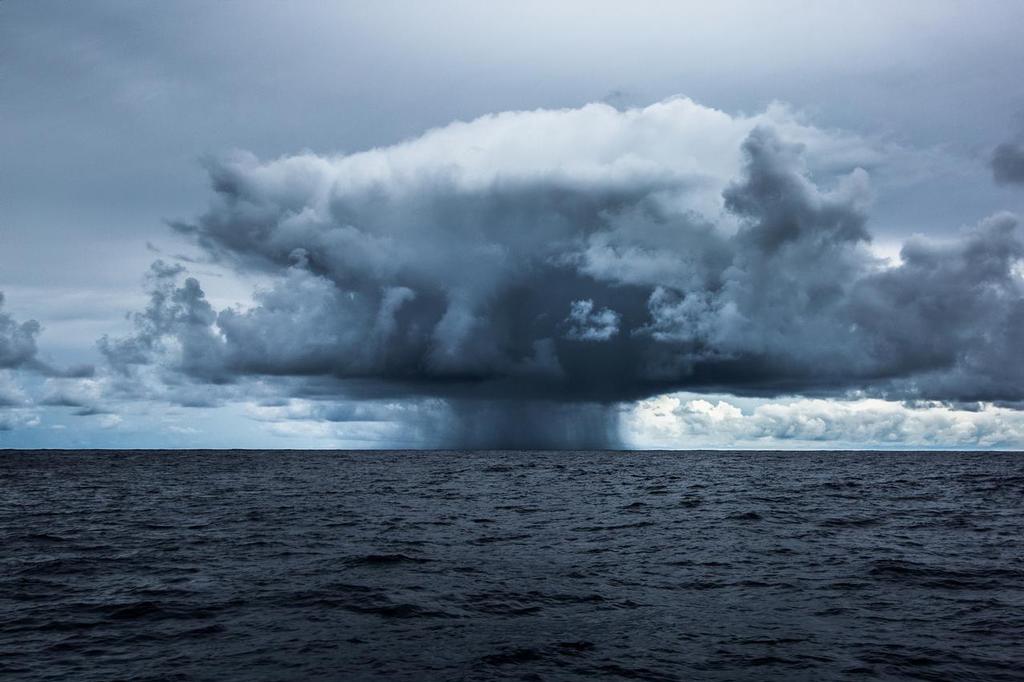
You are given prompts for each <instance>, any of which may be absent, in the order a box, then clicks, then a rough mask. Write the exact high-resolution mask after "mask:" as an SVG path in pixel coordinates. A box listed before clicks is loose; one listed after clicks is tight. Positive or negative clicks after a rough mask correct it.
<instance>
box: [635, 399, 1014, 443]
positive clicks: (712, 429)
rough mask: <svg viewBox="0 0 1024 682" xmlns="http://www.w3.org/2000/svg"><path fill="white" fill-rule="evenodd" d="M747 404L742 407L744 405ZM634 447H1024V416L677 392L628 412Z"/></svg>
mask: <svg viewBox="0 0 1024 682" xmlns="http://www.w3.org/2000/svg"><path fill="white" fill-rule="evenodd" d="M741 405H742V406H741ZM623 428H624V437H625V438H626V439H627V441H628V442H629V443H630V444H631V445H633V446H634V447H664V448H681V449H682V448H700V447H719V448H731V447H742V448H773V447H826V448H828V447H883V448H890V447H908V448H909V447H945V448H950V447H952V448H956V447H964V448H1015V447H1022V446H1024V412H1021V411H1018V410H1012V409H1007V408H1002V407H997V406H994V405H991V404H981V405H978V406H977V409H973V410H968V409H957V408H956V407H952V406H949V405H944V404H940V403H934V402H933V403H925V404H922V405H910V404H906V403H901V402H894V401H886V400H879V399H854V400H835V399H828V400H826V399H818V398H799V399H790V400H775V401H770V402H769V401H763V400H752V399H742V398H735V397H731V396H705V397H697V396H694V395H692V394H686V393H676V394H670V395H662V396H657V397H654V398H650V399H648V400H643V401H640V402H638V403H636V404H635V405H634V406H632V407H631V408H630V409H629V410H627V411H626V412H625V414H624V418H623Z"/></svg>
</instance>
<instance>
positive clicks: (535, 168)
mask: <svg viewBox="0 0 1024 682" xmlns="http://www.w3.org/2000/svg"><path fill="white" fill-rule="evenodd" d="M543 113H544V112H541V113H539V114H537V115H536V120H540V121H541V125H542V127H543V115H542V114H543ZM599 113H601V115H602V116H604V115H605V114H604V112H603V111H602V112H599ZM615 115H622V114H618V112H616V114H615ZM531 116H533V115H531V114H523V115H519V118H514V119H510V118H508V117H506V119H504V120H498V119H492V120H489V121H485V123H484V124H479V123H474V124H468V125H465V126H464V127H463V128H458V127H456V128H455V130H454V132H452V130H447V131H442V132H440V133H437V132H435V133H431V134H428V135H427V136H424V138H421V139H420V140H418V141H413V142H410V143H406V144H404V145H399V146H396V147H393V148H388V149H384V150H375V151H374V152H368V153H364V154H356V155H351V156H348V157H336V158H320V157H316V156H312V155H304V156H298V157H286V158H283V159H279V160H277V161H274V162H269V163H261V162H259V161H257V160H256V159H255V158H253V157H251V156H247V155H237V156H234V157H230V158H227V159H224V160H220V161H210V162H209V164H208V168H209V171H210V176H211V179H212V184H213V189H214V191H215V197H214V201H213V203H212V205H211V208H210V209H209V210H208V211H207V212H206V213H205V214H203V215H202V216H201V217H200V218H198V219H197V220H195V221H192V222H184V223H177V224H176V225H175V227H176V229H177V230H178V231H179V232H180V233H182V234H185V235H187V236H188V237H189V238H191V239H193V240H194V241H195V243H196V244H198V245H199V246H201V247H202V248H203V249H204V250H205V251H206V252H207V253H208V254H209V255H210V256H211V257H212V258H215V259H217V260H219V261H221V262H223V263H228V264H231V265H233V266H234V267H236V268H238V269H240V270H243V271H255V272H260V273H264V274H269V275H271V276H272V278H273V284H272V285H271V286H269V287H267V288H264V289H261V290H259V291H258V292H257V293H256V294H255V296H254V305H252V306H249V307H245V308H241V307H240V308H228V309H224V310H221V311H219V312H218V311H215V310H214V308H213V307H212V306H211V304H210V303H209V301H207V300H206V297H205V294H204V292H203V291H202V289H201V286H200V284H199V282H198V281H197V280H195V279H192V278H188V279H185V280H184V282H183V283H180V284H179V283H178V280H179V279H180V277H179V275H180V274H181V273H179V272H178V271H177V268H173V267H169V266H167V265H166V264H163V263H159V262H158V263H157V264H155V265H154V268H153V270H152V273H151V277H150V293H151V301H150V305H149V307H148V308H147V309H146V310H145V311H143V312H141V313H138V314H136V315H135V316H134V317H133V323H134V326H135V332H134V333H133V334H132V335H130V336H127V337H124V338H120V339H107V338H105V339H104V340H103V341H102V342H101V349H102V351H103V352H104V354H105V355H106V357H107V358H108V360H109V362H110V364H111V365H112V366H113V367H114V368H116V369H117V370H118V371H119V372H121V373H123V374H125V375H130V374H131V372H133V371H134V369H135V368H138V367H142V366H152V365H160V366H161V367H163V368H166V369H168V370H170V371H171V372H172V375H173V376H180V377H185V378H186V379H187V380H188V381H191V382H195V383H209V384H230V383H232V382H237V381H240V380H242V379H246V378H251V377H268V376H270V377H275V376H276V377H289V378H292V379H295V378H297V379H298V381H297V383H293V384H291V389H290V390H291V391H292V392H293V394H301V393H303V392H304V391H307V390H312V389H309V387H310V386H317V387H318V388H317V389H315V390H318V391H325V392H326V395H332V396H333V397H339V396H346V397H350V398H351V397H367V398H374V399H389V398H407V397H423V398H441V399H444V400H445V401H447V404H449V405H450V406H451V409H452V410H453V411H454V413H455V416H454V418H453V419H452V420H451V427H450V429H449V430H448V431H447V434H448V436H447V437H448V438H449V440H450V442H452V443H455V444H466V445H472V446H486V445H500V446H517V447H533V446H539V445H544V444H548V445H556V446H559V447H572V446H581V447H582V446H586V447H592V446H600V445H602V444H603V445H608V444H610V443H612V442H613V439H614V436H613V432H614V428H611V430H610V427H609V426H608V425H609V424H614V423H615V419H614V416H615V408H614V405H615V404H616V403H619V402H621V401H628V400H634V399H637V398H642V397H645V396H649V395H653V394H656V393H659V392H665V391H669V390H676V389H686V390H691V391H725V392H730V393H734V394H747V395H764V396H775V395H780V394H792V393H801V394H807V395H825V396H828V395H842V394H845V393H847V392H849V391H853V390H863V391H867V392H869V393H872V394H877V395H885V396H887V397H896V398H906V399H916V398H925V399H938V400H1002V401H1013V400H1020V399H1024V375H1022V373H1024V363H1021V362H1020V359H1019V348H1021V347H1024V289H1022V277H1021V273H1020V270H1019V266H1020V263H1021V260H1022V258H1024V245H1022V243H1021V241H1020V238H1019V236H1018V235H1017V228H1018V225H1017V223H1018V221H1017V219H1016V218H1015V217H1013V216H1012V215H1009V214H1001V215H997V216H994V217H992V218H990V219H987V220H986V221H983V222H982V223H981V224H979V225H978V226H977V227H975V228H973V229H970V230H967V231H965V232H964V233H963V234H962V235H961V236H960V237H959V238H958V239H956V240H951V241H946V242H942V243H936V242H929V241H927V240H925V239H923V238H915V239H913V240H911V241H909V242H907V243H906V244H905V245H904V247H903V250H902V252H901V262H900V263H899V264H898V265H895V266H889V265H886V264H884V263H883V262H881V261H880V260H879V259H878V258H877V257H876V256H875V255H873V252H872V251H871V250H870V248H869V245H870V240H871V235H870V233H869V231H868V229H867V209H868V206H869V204H870V200H871V192H870V188H869V182H868V176H867V173H865V172H864V171H863V170H860V169H855V170H852V171H851V172H849V173H845V174H840V175H838V176H831V177H821V178H815V179H812V174H811V170H810V168H809V166H808V156H809V149H808V145H807V144H806V143H800V142H797V141H793V140H790V139H785V138H784V137H783V133H781V132H780V131H779V130H778V129H776V128H775V127H773V126H770V125H761V126H759V127H756V128H754V129H753V130H752V131H750V132H749V134H747V136H746V138H745V140H744V141H743V142H742V147H741V152H742V158H743V164H742V169H741V172H740V174H739V177H737V178H736V179H735V180H734V181H733V182H731V183H729V184H727V185H726V186H725V187H724V190H723V189H722V188H721V187H720V186H719V185H716V184H715V183H714V182H710V181H709V177H708V176H707V175H705V174H703V173H702V169H701V168H699V167H697V168H691V169H689V170H686V171H680V170H679V168H678V167H677V166H672V165H671V164H668V165H665V164H661V165H659V164H656V163H652V162H650V161H645V160H644V159H638V158H635V155H634V156H633V157H630V156H629V155H624V154H623V152H622V151H621V150H620V151H619V152H617V154H616V155H604V152H603V151H602V150H601V149H598V150H597V151H596V152H595V151H592V150H588V151H587V152H584V153H582V156H581V158H575V157H572V156H571V155H570V158H568V159H565V158H556V159H554V160H551V159H548V158H547V157H545V156H544V153H546V152H537V151H534V152H532V154H533V156H531V152H529V151H527V152H522V151H521V150H517V149H516V147H515V143H516V141H517V139H516V136H518V141H520V142H522V143H523V145H524V146H528V145H529V144H530V143H531V142H532V140H531V135H533V134H535V133H536V131H535V130H534V129H532V128H531V126H532V125H533V124H534V123H536V120H535V119H534V118H531ZM623 116H625V115H623ZM474 126H477V127H480V126H484V127H485V129H484V131H483V132H485V133H488V134H489V135H493V133H494V130H493V129H491V128H487V127H486V126H497V128H498V130H499V132H504V133H506V134H507V135H508V136H511V137H512V141H511V143H510V144H511V146H510V147H509V148H508V149H506V152H505V154H506V155H505V156H504V157H500V158H493V157H488V156H487V154H488V151H491V150H488V149H486V148H483V149H481V148H480V147H479V145H484V146H486V144H488V143H487V139H482V138H479V137H477V135H478V133H480V131H479V130H477V129H476V128H474ZM502 126H505V127H502ZM542 132H543V130H542ZM445 135H456V136H463V137H465V138H468V139H469V142H471V143H472V144H468V145H464V146H463V147H462V148H460V147H458V145H456V146H452V145H451V144H446V143H445V142H446V141H445V139H443V138H444V137H445ZM439 137H440V138H441V139H438V138H439ZM461 141H462V142H465V141H466V140H461ZM448 142H450V140H448ZM506 142H508V141H507V140H506ZM467 150H468V151H467ZM463 154H468V156H464V155H463ZM473 154H478V155H480V156H482V160H481V159H476V158H475V157H474V156H473ZM588 154H589V156H588ZM538 159H539V160H538ZM709 197H710V199H716V200H717V202H718V209H715V208H714V203H715V202H714V201H711V200H710V199H709ZM324 386H327V387H328V388H326V389H324Z"/></svg>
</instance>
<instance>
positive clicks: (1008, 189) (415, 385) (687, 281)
mask: <svg viewBox="0 0 1024 682" xmlns="http://www.w3.org/2000/svg"><path fill="white" fill-rule="evenodd" d="M1021 26H1024V4H1022V3H1020V2H971V3H967V2H937V1H932V2H923V1H922V2H899V3H892V2H858V3H840V2H775V3H757V2H720V3H689V4H688V3H669V2H633V3H591V2H587V3H572V2H564V3H549V2H536V3H534V2H517V3H505V4H499V3H473V2H415V3H414V2H374V3H318V2H289V3H284V2H259V1H255V0H246V1H244V2H243V1H224V2H188V1H182V2H174V3H156V2H153V3H144V2H105V1H99V0H97V1H94V2H48V1H45V0H44V1H39V0H35V1H31V2H30V1H28V0H6V1H4V2H0V292H2V293H3V296H4V298H3V307H2V308H0V446H9V447H18V446H48V447H61V446H69V447H77V446H101V447H103V446H109V447H117V446H149V447H154V446H167V447H175V446H187V447H194V446H210V447H219V446H240V447H342V446H352V447H388V446H405V447H415V446H419V445H422V446H437V445H458V446H467V447H468V446H500V445H506V444H508V445H513V446H523V447H527V446H529V447H533V446H537V447H541V446H555V447H573V446H587V447H590V446H593V447H604V446H615V447H619V446H626V447H645V446H650V447H732V446H737V447H875V446H882V447H1022V446H1024V413H1022V412H1020V411H1019V408H1020V407H1021V406H1024V381H1022V380H1024V358H1022V356H1021V352H1020V350H1019V348H1020V347H1021V346H1020V345H1017V344H1018V343H1021V342H1024V298H1022V288H1024V279H1022V278H1024V267H1022V265H1021V256H1022V253H1024V251H1022V247H1021V241H1020V239H1021V235H1020V232H1021V228H1020V227H1019V225H1018V224H1017V223H1018V218H1017V216H1018V215H1021V214H1024V84H1022V80H1021V78H1020V69H1021V65H1022V64H1024V41H1022V40H1021V39H1020V27H1021ZM901 249H902V255H901ZM155 261H159V264H157V265H153V264H154V262H155ZM32 321H36V322H38V327H37V325H35V324H33V322H32ZM104 339H105V340H104ZM524 425H526V426H524ZM524 430H527V431H530V433H531V434H533V435H531V436H529V437H524V436H523V435H522V432H523V431H524Z"/></svg>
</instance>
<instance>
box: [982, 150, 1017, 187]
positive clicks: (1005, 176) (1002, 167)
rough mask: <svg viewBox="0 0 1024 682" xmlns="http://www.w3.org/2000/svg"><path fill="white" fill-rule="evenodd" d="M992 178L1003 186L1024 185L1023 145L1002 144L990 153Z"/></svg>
mask: <svg viewBox="0 0 1024 682" xmlns="http://www.w3.org/2000/svg"><path fill="white" fill-rule="evenodd" d="M990 165H991V166H992V177H993V178H995V181H996V182H998V183H1000V184H1004V185H1024V145H1021V144H1015V143H1013V142H1004V143H1003V144H1001V145H999V146H998V147H996V148H995V150H994V151H993V152H992V160H991V161H990Z"/></svg>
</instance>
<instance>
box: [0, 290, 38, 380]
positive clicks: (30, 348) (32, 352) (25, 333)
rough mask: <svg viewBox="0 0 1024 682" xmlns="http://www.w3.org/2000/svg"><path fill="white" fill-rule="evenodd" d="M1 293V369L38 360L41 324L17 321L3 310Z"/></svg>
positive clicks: (1, 294) (0, 295)
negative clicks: (38, 337)
mask: <svg viewBox="0 0 1024 682" xmlns="http://www.w3.org/2000/svg"><path fill="white" fill-rule="evenodd" d="M3 306H4V295H3V293H0V369H11V368H16V367H22V366H25V365H29V364H31V363H33V362H35V360H36V337H37V336H39V331H40V326H39V323H38V322H36V321H35V320H28V321H27V322H17V321H15V320H14V318H12V317H11V316H10V314H8V313H5V312H4V310H3Z"/></svg>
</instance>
